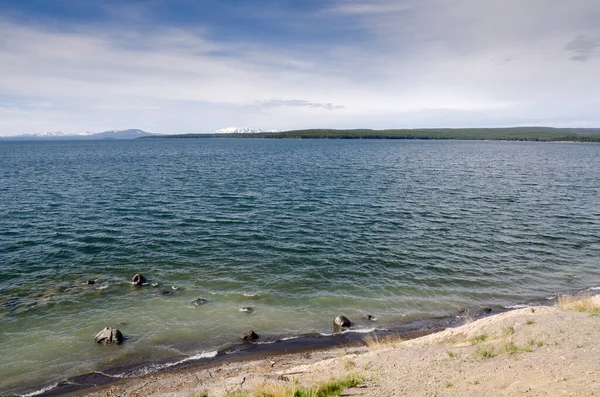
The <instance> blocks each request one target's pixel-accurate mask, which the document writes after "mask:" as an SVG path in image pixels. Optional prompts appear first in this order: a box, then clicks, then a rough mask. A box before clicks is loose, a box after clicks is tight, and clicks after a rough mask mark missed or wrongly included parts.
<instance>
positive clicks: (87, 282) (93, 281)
mask: <svg viewBox="0 0 600 397" xmlns="http://www.w3.org/2000/svg"><path fill="white" fill-rule="evenodd" d="M85 283H86V284H87V285H94V284H96V280H88V281H86V282H85Z"/></svg>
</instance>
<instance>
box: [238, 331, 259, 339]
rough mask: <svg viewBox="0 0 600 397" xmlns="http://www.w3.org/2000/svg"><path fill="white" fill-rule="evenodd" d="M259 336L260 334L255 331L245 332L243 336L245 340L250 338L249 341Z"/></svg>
mask: <svg viewBox="0 0 600 397" xmlns="http://www.w3.org/2000/svg"><path fill="white" fill-rule="evenodd" d="M258 338H259V336H258V334H257V333H256V332H254V331H248V332H246V333H245V334H244V336H242V339H243V340H248V341H252V340H256V339H258Z"/></svg>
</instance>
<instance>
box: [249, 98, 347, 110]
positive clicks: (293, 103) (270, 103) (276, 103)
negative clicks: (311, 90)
mask: <svg viewBox="0 0 600 397" xmlns="http://www.w3.org/2000/svg"><path fill="white" fill-rule="evenodd" d="M254 103H255V104H257V105H258V106H260V107H263V108H274V107H280V106H290V107H302V108H319V109H326V110H335V109H344V106H343V105H335V104H333V103H319V102H310V101H305V100H302V99H268V100H263V101H255V102H254Z"/></svg>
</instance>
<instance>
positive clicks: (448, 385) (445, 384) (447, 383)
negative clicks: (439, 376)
mask: <svg viewBox="0 0 600 397" xmlns="http://www.w3.org/2000/svg"><path fill="white" fill-rule="evenodd" d="M444 386H446V389H449V388H451V387H452V386H454V385H453V384H452V383H450V382H448V381H446V383H444Z"/></svg>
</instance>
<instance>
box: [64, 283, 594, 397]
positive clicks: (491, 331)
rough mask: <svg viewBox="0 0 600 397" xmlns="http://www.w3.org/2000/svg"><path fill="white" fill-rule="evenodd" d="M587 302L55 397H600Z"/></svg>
mask: <svg viewBox="0 0 600 397" xmlns="http://www.w3.org/2000/svg"><path fill="white" fill-rule="evenodd" d="M588 301H589V302H591V303H590V305H589V306H585V307H584V308H583V310H582V309H581V308H579V307H578V306H577V304H578V302H574V303H568V304H570V305H571V307H569V306H566V307H562V306H561V305H560V302H559V304H558V305H554V306H530V307H527V308H521V309H514V310H509V311H506V312H503V313H499V314H494V315H490V316H487V317H483V318H480V319H477V320H474V321H472V322H468V323H466V324H464V325H461V326H458V327H454V328H447V329H445V330H443V331H440V332H435V333H430V334H428V335H425V336H421V337H417V338H414V339H398V338H391V339H386V338H373V337H370V338H369V337H365V338H364V340H363V341H362V343H360V345H359V344H350V345H342V346H339V347H337V348H330V349H325V350H312V351H304V352H287V353H282V354H271V355H267V356H257V357H252V356H248V357H239V358H238V359H237V360H223V361H222V362H219V363H215V365H198V364H197V363H195V364H190V365H188V366H183V367H179V368H174V369H169V370H166V371H162V372H158V373H153V374H148V375H145V376H142V377H137V378H129V379H121V380H119V381H118V382H115V383H111V384H110V385H98V386H96V387H93V388H87V389H85V390H76V391H66V390H65V393H61V394H54V395H62V396H84V397H107V396H108V397H111V396H132V397H133V396H172V397H183V396H193V397H213V396H214V397H217V396H233V395H235V396H247V397H252V396H254V395H259V394H260V392H261V391H262V392H263V393H264V390H279V391H280V392H281V391H282V390H284V391H285V390H287V391H289V390H291V389H290V388H293V387H299V386H298V385H311V384H318V383H319V382H321V383H322V382H323V381H326V380H328V379H329V380H331V379H333V378H337V379H340V378H342V377H344V376H348V375H351V376H356V377H358V378H359V379H361V382H360V384H359V385H358V386H357V387H353V388H349V389H348V390H344V394H343V395H345V396H405V395H411V396H413V395H415V396H421V395H422V396H425V395H429V396H431V395H438V396H481V395H503V396H504V395H506V396H513V395H522V394H523V393H526V394H527V395H562V394H567V395H596V394H594V393H597V392H600V377H599V376H598V375H600V361H598V359H597V354H598V351H597V340H598V337H599V336H600V295H588V297H585V302H588ZM365 344H366V345H367V346H365ZM286 393H287V392H286ZM267 395H268V393H267ZM274 395H275V394H274ZM276 395H278V396H279V395H291V394H289V393H287V394H282V393H280V394H276Z"/></svg>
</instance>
